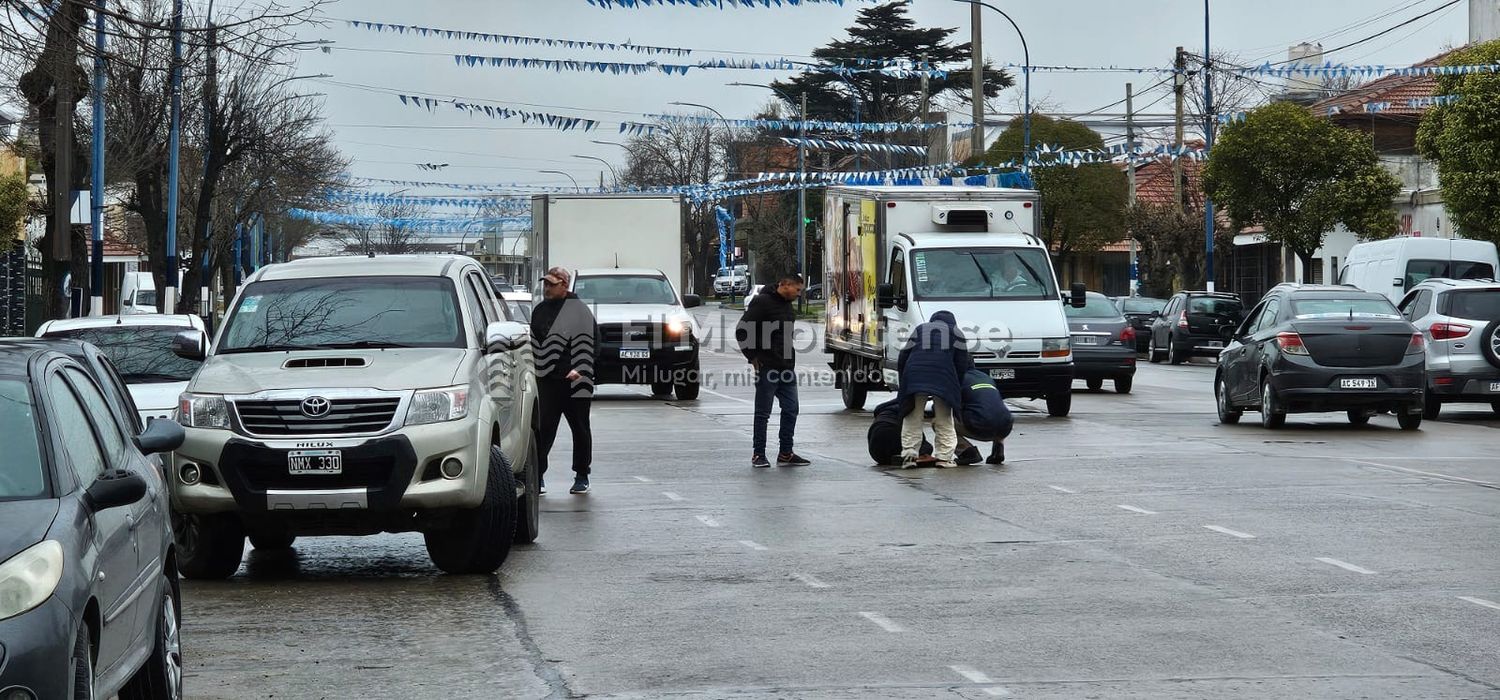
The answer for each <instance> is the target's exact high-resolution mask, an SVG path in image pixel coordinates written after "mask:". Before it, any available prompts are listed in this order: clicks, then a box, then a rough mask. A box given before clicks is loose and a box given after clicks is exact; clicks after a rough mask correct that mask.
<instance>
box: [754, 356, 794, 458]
mask: <svg viewBox="0 0 1500 700" xmlns="http://www.w3.org/2000/svg"><path fill="white" fill-rule="evenodd" d="M772 399H775V400H776V402H777V403H779V404H781V430H780V433H779V435H778V437H779V438H780V441H781V453H782V454H786V453H788V452H791V451H792V438H793V436H794V435H796V433H797V371H796V370H794V369H791V368H788V369H763V370H760V371H758V372H756V374H755V437H754V445H753V447H754V448H755V454H758V455H763V454H765V453H766V428H767V426H768V425H770V422H771V400H772Z"/></svg>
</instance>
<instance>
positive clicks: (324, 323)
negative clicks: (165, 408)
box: [219, 277, 464, 353]
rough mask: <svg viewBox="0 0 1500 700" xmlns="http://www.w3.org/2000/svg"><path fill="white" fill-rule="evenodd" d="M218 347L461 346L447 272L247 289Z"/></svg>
mask: <svg viewBox="0 0 1500 700" xmlns="http://www.w3.org/2000/svg"><path fill="white" fill-rule="evenodd" d="M226 323H227V324H228V325H227V326H226V327H225V329H224V335H223V341H222V342H221V346H220V349H219V352H226V353H230V352H259V351H265V350H316V349H320V348H349V347H363V348H400V347H413V348H461V347H464V337H463V333H462V332H461V330H460V329H461V327H462V326H461V324H460V323H459V317H458V298H457V296H456V295H455V294H454V290H453V283H452V282H451V281H449V280H448V279H447V278H446V277H326V278H317V279H286V280H268V281H264V282H256V283H255V284H252V285H250V286H248V287H246V288H245V292H244V294H243V295H241V296H240V301H239V305H238V306H236V307H235V309H234V313H233V314H232V315H230V317H229V320H228V321H227V322H226Z"/></svg>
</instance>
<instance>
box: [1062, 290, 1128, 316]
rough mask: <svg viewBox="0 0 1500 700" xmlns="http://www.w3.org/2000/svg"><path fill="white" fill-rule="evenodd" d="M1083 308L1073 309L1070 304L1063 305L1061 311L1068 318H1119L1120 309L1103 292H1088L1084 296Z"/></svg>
mask: <svg viewBox="0 0 1500 700" xmlns="http://www.w3.org/2000/svg"><path fill="white" fill-rule="evenodd" d="M1084 300H1085V303H1084V306H1083V308H1081V309H1075V308H1073V305H1072V304H1066V305H1064V306H1063V312H1064V313H1065V314H1067V317H1068V318H1112V319H1118V318H1120V310H1119V309H1117V308H1115V305H1114V304H1113V303H1112V302H1110V300H1109V299H1108V298H1107V297H1105V296H1104V295H1103V294H1099V293H1097V292H1089V293H1088V294H1087V295H1086V296H1085V297H1084Z"/></svg>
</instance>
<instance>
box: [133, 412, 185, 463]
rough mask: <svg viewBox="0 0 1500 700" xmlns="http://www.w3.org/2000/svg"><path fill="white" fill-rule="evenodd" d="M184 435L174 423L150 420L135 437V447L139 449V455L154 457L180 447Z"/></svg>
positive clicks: (179, 426)
mask: <svg viewBox="0 0 1500 700" xmlns="http://www.w3.org/2000/svg"><path fill="white" fill-rule="evenodd" d="M184 439H186V434H185V433H183V432H182V426H181V425H178V424H177V422H176V421H171V420H167V419H166V418H152V419H151V422H150V423H147V424H146V429H145V430H142V431H141V434H140V435H137V436H135V446H136V447H137V448H140V450H141V454H147V455H156V454H161V453H163V452H171V451H172V450H175V449H177V448H179V447H182V441H183V440H184Z"/></svg>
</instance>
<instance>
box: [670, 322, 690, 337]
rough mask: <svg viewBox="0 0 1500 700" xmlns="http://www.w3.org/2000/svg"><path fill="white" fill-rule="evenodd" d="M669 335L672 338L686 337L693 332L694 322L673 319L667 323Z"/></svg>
mask: <svg viewBox="0 0 1500 700" xmlns="http://www.w3.org/2000/svg"><path fill="white" fill-rule="evenodd" d="M666 333H667V337H668V338H670V339H672V340H677V339H679V338H686V337H689V336H691V335H692V334H693V326H692V324H690V323H688V322H687V321H684V320H682V319H676V318H674V319H671V320H669V321H667V324H666Z"/></svg>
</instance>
